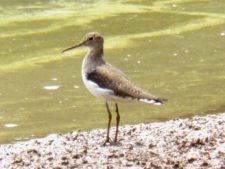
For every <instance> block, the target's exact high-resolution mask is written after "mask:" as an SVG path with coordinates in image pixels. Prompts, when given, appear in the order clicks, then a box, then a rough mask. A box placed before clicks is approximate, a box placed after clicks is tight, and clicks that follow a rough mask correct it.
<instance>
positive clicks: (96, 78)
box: [87, 64, 165, 103]
mask: <svg viewBox="0 0 225 169" xmlns="http://www.w3.org/2000/svg"><path fill="white" fill-rule="evenodd" d="M87 79H88V80H91V81H93V82H95V83H96V84H98V85H99V86H100V87H101V88H105V89H111V90H112V91H113V92H114V93H115V95H116V96H118V97H122V98H124V99H129V98H130V99H132V100H140V99H149V100H154V101H155V102H160V103H163V102H164V101H165V99H161V98H158V97H156V96H154V95H152V94H150V93H148V92H146V91H144V90H142V89H141V88H139V87H138V86H136V85H135V84H134V83H132V82H131V81H130V80H129V79H128V78H127V76H126V75H125V74H124V73H123V72H121V71H120V70H118V69H116V68H114V67H113V66H111V65H109V64H103V65H100V66H97V67H96V68H95V69H94V70H93V71H92V72H90V73H88V74H87Z"/></svg>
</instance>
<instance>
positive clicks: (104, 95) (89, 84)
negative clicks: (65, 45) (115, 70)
mask: <svg viewBox="0 0 225 169" xmlns="http://www.w3.org/2000/svg"><path fill="white" fill-rule="evenodd" d="M86 58H87V57H85V58H84V59H83V63H82V70H81V76H82V80H83V82H84V84H85V86H86V88H87V89H88V90H89V92H91V93H92V94H93V95H94V96H96V97H98V98H101V99H103V100H114V99H113V97H114V92H113V90H110V89H105V88H101V87H100V86H99V85H98V84H97V83H95V82H93V81H91V80H88V79H87V74H86V72H85V69H84V66H85V64H86Z"/></svg>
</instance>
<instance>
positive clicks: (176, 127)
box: [0, 113, 225, 169]
mask: <svg viewBox="0 0 225 169" xmlns="http://www.w3.org/2000/svg"><path fill="white" fill-rule="evenodd" d="M114 133H115V128H112V130H111V133H110V134H111V135H114ZM105 135H106V129H93V130H90V131H72V132H70V133H67V134H51V135H48V136H47V137H45V138H41V139H32V140H29V141H24V142H17V143H15V144H4V145H0V168H1V169H12V168H23V169H26V168H27V169H28V168H29V169H33V168H36V169H38V168H40V169H45V168H46V169H50V168H54V169H72V168H135V169H136V168H137V169H138V168H146V169H147V168H155V169H160V168H166V169H170V168H171V169H172V168H173V169H175V168H186V169H190V168H191V169H193V168H198V169H200V168H213V169H225V113H221V114H216V115H206V116H194V117H192V118H187V119H174V120H169V121H166V122H157V123H150V124H137V125H124V126H121V127H120V133H119V144H118V145H108V146H103V142H104V140H105Z"/></svg>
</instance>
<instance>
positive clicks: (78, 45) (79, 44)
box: [62, 41, 84, 53]
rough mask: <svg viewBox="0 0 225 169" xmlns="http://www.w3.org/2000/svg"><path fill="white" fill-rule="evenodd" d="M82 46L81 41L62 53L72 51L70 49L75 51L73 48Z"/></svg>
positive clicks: (82, 42)
mask: <svg viewBox="0 0 225 169" xmlns="http://www.w3.org/2000/svg"><path fill="white" fill-rule="evenodd" d="M83 44H84V41H81V42H80V43H78V44H76V45H73V46H71V47H69V48H67V49H64V50H63V51H62V53H64V52H67V51H69V50H72V49H75V48H78V47H80V46H82V45H83Z"/></svg>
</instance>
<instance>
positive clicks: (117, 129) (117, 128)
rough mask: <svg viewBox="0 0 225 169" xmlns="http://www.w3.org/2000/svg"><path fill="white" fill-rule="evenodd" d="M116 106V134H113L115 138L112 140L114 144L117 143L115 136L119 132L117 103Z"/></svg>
mask: <svg viewBox="0 0 225 169" xmlns="http://www.w3.org/2000/svg"><path fill="white" fill-rule="evenodd" d="M115 106H116V134H115V138H114V143H116V142H117V135H118V132H119V124H120V113H119V108H118V105H117V103H116V104H115Z"/></svg>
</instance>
